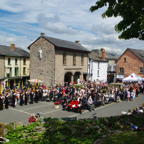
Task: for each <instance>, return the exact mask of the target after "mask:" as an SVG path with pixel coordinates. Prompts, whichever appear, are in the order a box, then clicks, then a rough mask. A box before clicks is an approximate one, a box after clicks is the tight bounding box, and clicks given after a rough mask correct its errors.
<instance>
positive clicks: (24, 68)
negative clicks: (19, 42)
mask: <svg viewBox="0 0 144 144" xmlns="http://www.w3.org/2000/svg"><path fill="white" fill-rule="evenodd" d="M23 75H26V67H23Z"/></svg>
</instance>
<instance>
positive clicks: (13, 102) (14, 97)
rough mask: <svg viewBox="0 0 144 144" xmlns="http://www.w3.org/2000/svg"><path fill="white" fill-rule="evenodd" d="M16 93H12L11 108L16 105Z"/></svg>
mask: <svg viewBox="0 0 144 144" xmlns="http://www.w3.org/2000/svg"><path fill="white" fill-rule="evenodd" d="M15 99H16V93H15V90H14V91H13V92H12V106H13V107H15V104H16V100H15Z"/></svg>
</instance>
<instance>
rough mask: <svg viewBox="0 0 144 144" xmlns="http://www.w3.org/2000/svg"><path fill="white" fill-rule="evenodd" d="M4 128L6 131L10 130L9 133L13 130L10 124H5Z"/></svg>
mask: <svg viewBox="0 0 144 144" xmlns="http://www.w3.org/2000/svg"><path fill="white" fill-rule="evenodd" d="M4 128H7V129H8V130H11V131H13V130H14V128H13V126H12V124H7V125H5V126H4Z"/></svg>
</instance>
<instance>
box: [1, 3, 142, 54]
mask: <svg viewBox="0 0 144 144" xmlns="http://www.w3.org/2000/svg"><path fill="white" fill-rule="evenodd" d="M95 2H96V0H91V1H89V0H84V1H81V0H73V1H67V0H63V1H61V0H48V1H46V0H30V1H29V0H25V1H19V0H15V1H13V0H3V1H0V9H1V10H0V21H1V23H0V28H1V29H0V30H1V31H0V42H1V44H4V45H10V43H12V42H13V43H15V44H16V46H19V47H22V48H24V49H27V47H28V46H29V45H30V44H31V43H32V41H34V40H36V39H37V38H38V37H39V35H40V33H41V32H44V33H45V34H46V35H47V36H50V37H55V38H60V39H63V40H69V41H73V42H74V41H75V40H80V42H81V44H82V45H83V46H85V47H86V48H88V49H89V50H91V49H95V48H102V47H104V48H106V50H107V51H114V52H117V53H122V52H123V51H124V50H125V49H126V48H128V47H130V48H136V49H141V48H143V41H139V40H137V39H131V40H119V39H118V35H119V34H118V33H117V32H115V31H114V25H115V24H117V23H118V22H119V21H120V20H121V18H120V17H118V18H114V17H113V18H106V19H102V17H101V14H102V13H103V12H104V10H106V8H102V9H100V10H98V11H95V12H93V13H91V12H90V11H89V8H90V7H91V6H92V5H94V4H95ZM2 10H4V11H2Z"/></svg>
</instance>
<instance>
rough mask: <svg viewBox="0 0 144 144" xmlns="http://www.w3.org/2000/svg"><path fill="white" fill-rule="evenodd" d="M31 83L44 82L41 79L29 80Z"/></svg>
mask: <svg viewBox="0 0 144 144" xmlns="http://www.w3.org/2000/svg"><path fill="white" fill-rule="evenodd" d="M28 81H29V82H39V83H41V82H43V81H41V80H39V79H31V80H28Z"/></svg>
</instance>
